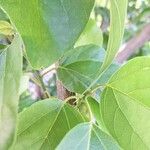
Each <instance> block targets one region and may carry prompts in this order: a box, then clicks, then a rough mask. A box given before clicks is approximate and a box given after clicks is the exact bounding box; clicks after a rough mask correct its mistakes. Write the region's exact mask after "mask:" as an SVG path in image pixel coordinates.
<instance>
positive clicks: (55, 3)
mask: <svg viewBox="0 0 150 150" xmlns="http://www.w3.org/2000/svg"><path fill="white" fill-rule="evenodd" d="M0 4H1V6H2V7H3V9H5V11H6V12H7V13H8V14H9V16H10V18H11V20H12V22H13V23H14V24H15V26H16V28H17V29H18V31H19V33H20V34H21V36H22V38H23V41H24V43H25V46H26V51H27V56H28V57H29V61H30V62H31V64H32V66H33V67H36V68H39V67H42V66H48V65H51V64H53V63H54V62H55V61H56V60H58V58H59V57H60V56H62V54H64V52H65V51H67V50H69V49H70V48H71V47H73V45H74V43H75V42H76V40H77V39H78V37H79V36H80V34H81V32H82V30H83V29H84V27H85V25H86V23H87V22H88V19H89V16H90V12H91V10H92V7H93V5H94V0H84V1H83V0H82V1H81V0H40V1H39V0H0Z"/></svg>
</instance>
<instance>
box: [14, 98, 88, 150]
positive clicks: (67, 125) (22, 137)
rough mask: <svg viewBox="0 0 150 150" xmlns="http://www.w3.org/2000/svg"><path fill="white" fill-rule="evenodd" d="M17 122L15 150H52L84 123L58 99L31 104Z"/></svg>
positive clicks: (69, 107)
mask: <svg viewBox="0 0 150 150" xmlns="http://www.w3.org/2000/svg"><path fill="white" fill-rule="evenodd" d="M18 120H19V123H18V133H17V140H16V143H15V146H14V149H15V150H24V149H30V150H39V149H41V150H46V149H49V150H54V149H55V148H56V146H57V145H58V144H59V143H60V141H61V140H62V138H63V137H64V136H65V134H66V133H67V132H68V131H69V130H71V129H72V128H73V127H74V126H76V125H77V124H78V123H81V122H84V121H85V120H84V118H83V117H82V116H81V114H80V113H79V112H78V111H77V110H76V109H74V108H73V107H72V106H70V105H69V104H66V103H65V102H64V101H61V100H58V99H47V100H43V101H39V102H37V103H35V104H33V105H32V106H30V107H28V108H26V109H25V110H23V111H22V112H21V113H20V114H19V118H18Z"/></svg>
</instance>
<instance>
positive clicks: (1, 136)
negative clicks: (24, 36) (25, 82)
mask: <svg viewBox="0 0 150 150" xmlns="http://www.w3.org/2000/svg"><path fill="white" fill-rule="evenodd" d="M21 70H22V41H21V39H20V37H19V36H18V35H15V37H14V40H13V42H12V44H11V45H9V46H7V47H6V48H5V49H4V50H3V51H2V53H1V54H0V149H3V150H5V149H8V147H9V146H10V145H11V144H12V143H13V139H14V136H15V129H16V120H17V112H18V110H17V108H18V100H19V85H20V82H19V81H20V77H21Z"/></svg>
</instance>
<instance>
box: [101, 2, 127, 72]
mask: <svg viewBox="0 0 150 150" xmlns="http://www.w3.org/2000/svg"><path fill="white" fill-rule="evenodd" d="M127 2H128V0H111V1H110V33H109V41H108V45H107V53H106V58H105V60H104V63H103V66H102V68H101V70H102V71H103V70H105V69H106V68H107V67H108V66H109V65H110V64H111V63H112V60H113V59H114V57H115V55H116V53H117V51H118V49H119V47H120V44H121V41H122V38H123V33H124V22H125V17H126V10H127V4H128V3H127Z"/></svg>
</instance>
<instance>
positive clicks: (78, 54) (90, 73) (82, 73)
mask: <svg viewBox="0 0 150 150" xmlns="http://www.w3.org/2000/svg"><path fill="white" fill-rule="evenodd" d="M104 56H105V50H104V49H103V48H100V47H98V46H96V45H85V46H82V47H77V48H75V49H72V50H70V51H69V52H68V54H67V55H65V57H64V58H63V59H61V61H60V66H59V68H58V70H57V73H58V78H59V80H60V81H62V83H63V85H64V86H65V87H66V88H67V89H69V90H70V91H72V92H77V93H83V92H84V91H85V90H86V89H87V88H88V87H89V85H90V84H91V83H92V82H93V80H94V79H95V77H96V76H97V73H98V71H99V69H100V67H101V65H102V63H103V60H104ZM117 68H118V67H117V66H116V65H113V64H112V65H111V66H110V68H109V69H108V70H107V71H106V72H105V73H104V74H103V75H102V76H101V78H100V79H99V81H98V83H100V84H105V83H106V82H107V80H108V79H109V77H110V76H111V75H112V73H114V71H115V70H116V69H117Z"/></svg>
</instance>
